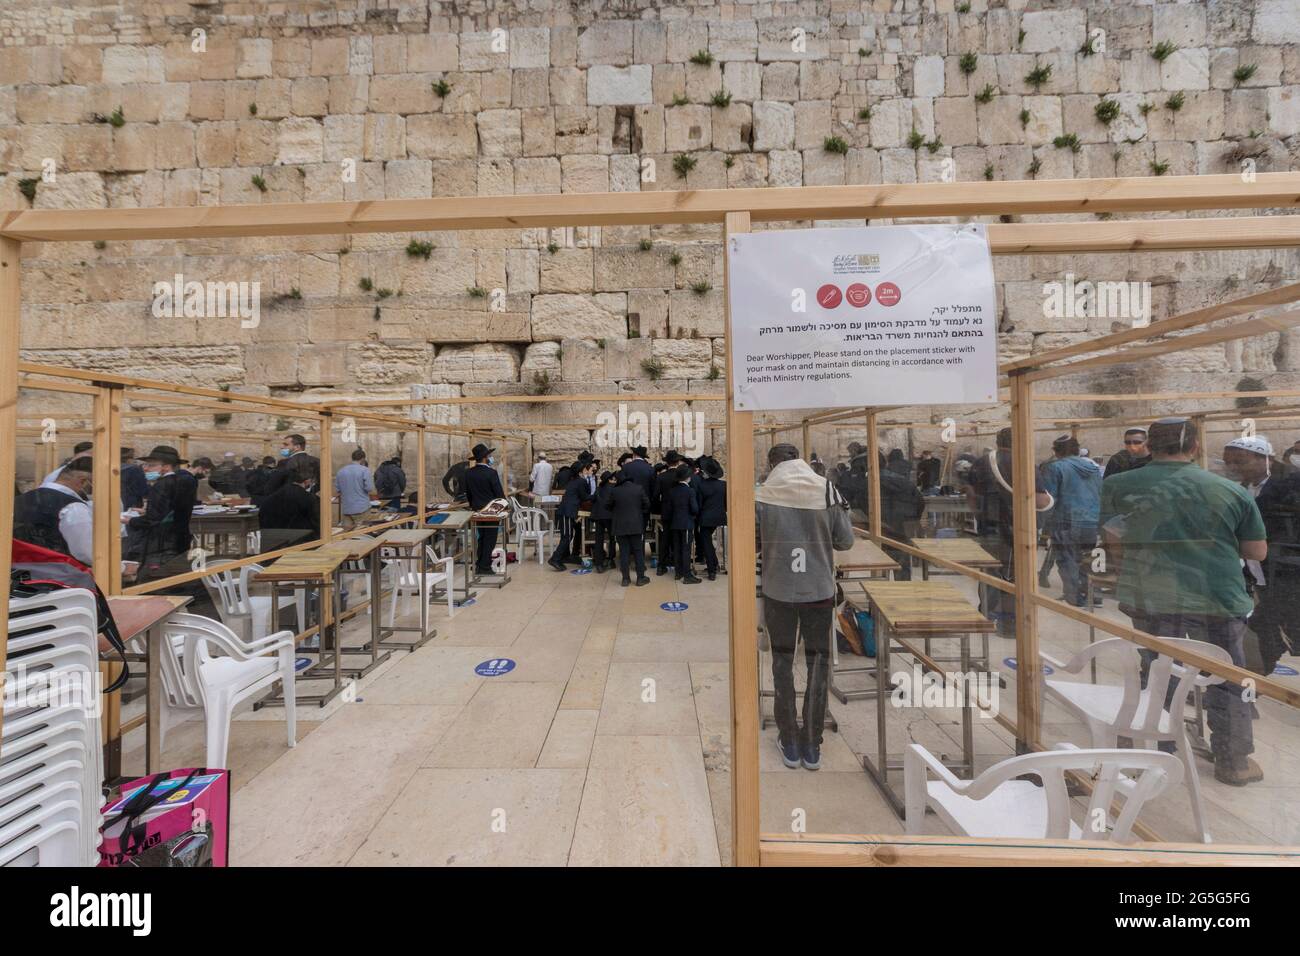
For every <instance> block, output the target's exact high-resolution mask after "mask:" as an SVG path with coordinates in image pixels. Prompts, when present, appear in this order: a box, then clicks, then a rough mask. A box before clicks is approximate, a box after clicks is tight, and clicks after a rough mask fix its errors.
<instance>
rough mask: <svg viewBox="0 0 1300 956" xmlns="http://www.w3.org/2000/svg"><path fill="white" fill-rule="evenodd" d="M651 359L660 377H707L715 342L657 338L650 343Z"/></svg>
mask: <svg viewBox="0 0 1300 956" xmlns="http://www.w3.org/2000/svg"><path fill="white" fill-rule="evenodd" d="M650 357H651V361H652V362H655V363H656V364H657V365H658V366H659V367H660V369H661V372H660V376H659V377H660V378H672V379H682V378H706V377H707V376H708V374H709V366H710V365H712V364H713V343H711V342H710V341H709V340H708V339H656V340H655V341H653V342H651V343H650Z"/></svg>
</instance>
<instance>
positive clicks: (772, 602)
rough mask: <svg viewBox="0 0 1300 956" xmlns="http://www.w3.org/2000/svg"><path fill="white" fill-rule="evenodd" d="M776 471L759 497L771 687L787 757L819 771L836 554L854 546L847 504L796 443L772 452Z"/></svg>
mask: <svg viewBox="0 0 1300 956" xmlns="http://www.w3.org/2000/svg"><path fill="white" fill-rule="evenodd" d="M767 463H768V466H769V468H770V469H771V470H770V471H769V472H768V476H767V480H766V481H765V482H763V484H762V485H761V486H760V487H759V488H758V490H757V491H756V492H755V493H754V498H755V502H756V503H755V508H756V510H757V515H756V521H757V528H758V534H759V540H760V542H761V547H762V551H761V553H762V559H763V620H764V625H765V628H766V630H767V634H768V638H769V639H770V640H771V642H772V682H773V685H774V687H775V691H776V700H775V710H776V723H777V728H778V731H779V734H780V736H779V739H778V741H777V743H778V745H779V746H780V748H781V759H782V761H783V762H784V763H785V765H786V766H787V767H791V768H793V767H798V766H799V765H800V764H802V765H803V766H804V767H806V768H807V769H809V770H816V769H817V768H818V767H820V766H821V745H822V729H823V726H824V725H825V722H826V694H827V689H828V678H829V674H830V652H831V645H830V642H831V628H832V625H833V621H834V616H835V557H834V554H833V552H834V551H847V550H848V549H849V548H851V547H852V546H853V525H852V523H851V522H850V520H849V506H848V503H847V502H846V501H845V500H844V499H843V498H842V497H841V496H840V494H839V492H837V491H836V490H835V487H834V486H833V485H832V484H831V483H830V482H829V481H827V480H826V479H825V478H823V477H822V476H820V475H818V474H817V473H816V472H814V471H813V470H812V467H811V466H810V465H809V464H808V463H807V462H806V461H803V460H802V459H801V458H800V457H799V451H798V450H797V449H796V448H795V447H794V446H793V445H775V446H773V448H772V450H771V451H770V452H768V455H767ZM800 637H802V638H803V644H804V660H805V663H806V664H807V669H808V682H807V686H806V688H805V690H804V697H803V729H802V731H800V728H799V724H798V720H797V714H796V712H795V689H794V653H795V645H796V642H797V641H798V639H799V638H800Z"/></svg>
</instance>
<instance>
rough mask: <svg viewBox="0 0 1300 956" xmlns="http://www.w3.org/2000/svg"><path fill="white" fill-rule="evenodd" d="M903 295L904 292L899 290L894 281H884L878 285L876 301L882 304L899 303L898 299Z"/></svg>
mask: <svg viewBox="0 0 1300 956" xmlns="http://www.w3.org/2000/svg"><path fill="white" fill-rule="evenodd" d="M902 297H903V294H902V293H901V292H899V291H898V286H896V285H894V283H892V282H882V283H880V285H878V286H876V301H877V302H879V303H880V304H881V305H884V306H890V305H898V300H899V299H901V298H902Z"/></svg>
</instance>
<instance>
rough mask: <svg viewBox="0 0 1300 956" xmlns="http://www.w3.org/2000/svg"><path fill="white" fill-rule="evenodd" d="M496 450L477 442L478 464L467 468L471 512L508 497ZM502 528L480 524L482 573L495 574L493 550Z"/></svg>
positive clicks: (476, 563)
mask: <svg viewBox="0 0 1300 956" xmlns="http://www.w3.org/2000/svg"><path fill="white" fill-rule="evenodd" d="M494 451H496V449H495V448H489V447H488V446H487V445H484V444H483V443H482V442H480V443H479V444H477V445H475V446H474V448H473V450H472V451H471V452H470V458H472V459H473V461H474V464H473V465H471V466H470V467H469V468H467V469H466V470H465V481H464V491H465V495H466V498H467V500H468V501H469V509H470V511H478V510H480V509H482V508H486V507H487V505H488V503H489V502H490V501H492V499H494V498H504V497H505V496H506V494H505V492H504V491H503V490H502V489H501V476H500V475H498V474H497V470H496V469H495V468H493V467H492V463H491V455H492V452H494ZM500 530H501V529H500V528H499V527H498V526H497V525H496V524H486V523H485V524H481V525H479V527H478V551H477V554H476V556H475V560H474V570H475V571H476V572H478V574H480V575H485V574H492V550H493V549H494V548H495V547H496V546H497V534H498V532H499V531H500Z"/></svg>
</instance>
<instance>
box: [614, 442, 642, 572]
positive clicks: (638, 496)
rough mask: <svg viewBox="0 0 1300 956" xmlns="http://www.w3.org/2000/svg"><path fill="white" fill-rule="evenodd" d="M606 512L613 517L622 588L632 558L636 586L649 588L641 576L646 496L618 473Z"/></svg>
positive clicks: (636, 484) (632, 478)
mask: <svg viewBox="0 0 1300 956" xmlns="http://www.w3.org/2000/svg"><path fill="white" fill-rule="evenodd" d="M647 464H648V463H647ZM610 510H611V511H612V512H613V515H614V519H613V531H614V536H615V537H616V538H618V569H619V570H620V571H622V572H623V580H622V582H621V583H622V585H623V587H627V586H628V585H629V584H631V583H632V582H631V578H629V577H628V564H629V562H630V561H631V559H632V558H636V586H637V587H642V586H644V585H646V584H649V583H650V579H649V578H648V577H646V574H645V522H646V516H647V515H649V514H650V496H649V495H647V494H646V493H645V488H644V487H643V486H642V485H641V483H640V482H639V481H637V480H636V479H635V478H634V477H632V476H631V475H629V474H628V473H627V472H625V471H623V472H619V473H618V484H616V485H615V486H614V492H613V494H612V495H610Z"/></svg>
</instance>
